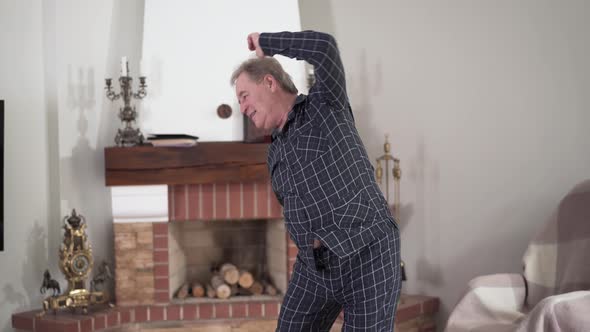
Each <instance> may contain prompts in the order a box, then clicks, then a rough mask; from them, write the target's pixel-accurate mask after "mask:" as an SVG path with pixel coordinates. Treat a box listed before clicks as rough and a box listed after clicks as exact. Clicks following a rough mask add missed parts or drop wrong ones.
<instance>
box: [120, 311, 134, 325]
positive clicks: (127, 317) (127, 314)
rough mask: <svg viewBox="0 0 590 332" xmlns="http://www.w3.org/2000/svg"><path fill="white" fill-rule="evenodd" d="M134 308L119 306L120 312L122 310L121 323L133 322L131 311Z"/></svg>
mask: <svg viewBox="0 0 590 332" xmlns="http://www.w3.org/2000/svg"><path fill="white" fill-rule="evenodd" d="M132 310H133V309H131V308H124V309H121V308H120V307H119V312H120V314H119V316H120V320H121V325H123V324H128V323H132V321H131V311H132Z"/></svg>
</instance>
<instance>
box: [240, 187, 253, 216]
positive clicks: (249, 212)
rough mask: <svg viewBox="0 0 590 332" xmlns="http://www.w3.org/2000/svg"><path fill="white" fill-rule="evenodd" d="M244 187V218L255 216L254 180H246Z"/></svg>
mask: <svg viewBox="0 0 590 332" xmlns="http://www.w3.org/2000/svg"><path fill="white" fill-rule="evenodd" d="M242 189H243V193H244V194H243V204H244V208H243V212H244V218H246V219H252V218H254V194H255V193H254V182H246V183H243V184H242Z"/></svg>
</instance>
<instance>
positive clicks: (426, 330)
mask: <svg viewBox="0 0 590 332" xmlns="http://www.w3.org/2000/svg"><path fill="white" fill-rule="evenodd" d="M435 331H436V325H434V323H427V324H425V325H422V326H420V328H418V332H435Z"/></svg>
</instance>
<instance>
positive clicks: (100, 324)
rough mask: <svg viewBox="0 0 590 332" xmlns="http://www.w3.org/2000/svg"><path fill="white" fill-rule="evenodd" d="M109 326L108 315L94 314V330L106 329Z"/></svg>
mask: <svg viewBox="0 0 590 332" xmlns="http://www.w3.org/2000/svg"><path fill="white" fill-rule="evenodd" d="M106 327H107V316H106V315H96V316H94V330H100V329H105V328H106Z"/></svg>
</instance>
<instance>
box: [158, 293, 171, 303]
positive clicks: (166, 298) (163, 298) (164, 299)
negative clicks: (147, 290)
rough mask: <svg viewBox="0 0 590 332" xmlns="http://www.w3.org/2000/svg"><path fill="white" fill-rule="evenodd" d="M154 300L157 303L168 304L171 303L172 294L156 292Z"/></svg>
mask: <svg viewBox="0 0 590 332" xmlns="http://www.w3.org/2000/svg"><path fill="white" fill-rule="evenodd" d="M154 300H155V301H156V303H168V302H170V294H169V293H168V291H156V292H155V293H154Z"/></svg>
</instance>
